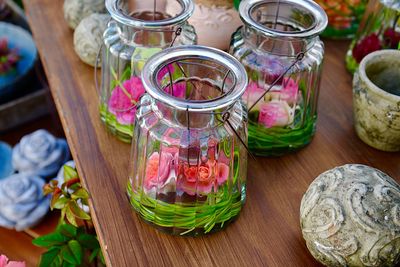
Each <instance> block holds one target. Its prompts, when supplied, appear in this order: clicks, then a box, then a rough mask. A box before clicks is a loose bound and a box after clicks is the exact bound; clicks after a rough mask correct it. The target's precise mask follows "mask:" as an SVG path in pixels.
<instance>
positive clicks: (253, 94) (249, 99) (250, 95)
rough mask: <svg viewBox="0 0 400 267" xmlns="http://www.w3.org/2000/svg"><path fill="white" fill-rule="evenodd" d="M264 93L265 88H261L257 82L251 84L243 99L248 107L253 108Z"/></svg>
mask: <svg viewBox="0 0 400 267" xmlns="http://www.w3.org/2000/svg"><path fill="white" fill-rule="evenodd" d="M264 92H265V90H264V88H261V87H259V86H258V85H257V83H256V82H250V83H249V85H248V86H247V89H246V91H245V92H244V94H243V96H242V98H243V100H244V101H245V103H246V104H247V107H251V106H252V105H253V104H254V103H255V102H256V101H257V100H258V98H260V96H262V94H263V93H264ZM260 102H261V101H260ZM258 104H259V103H258ZM258 104H257V106H258Z"/></svg>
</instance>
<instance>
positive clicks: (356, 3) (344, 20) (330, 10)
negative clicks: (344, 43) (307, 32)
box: [315, 0, 368, 39]
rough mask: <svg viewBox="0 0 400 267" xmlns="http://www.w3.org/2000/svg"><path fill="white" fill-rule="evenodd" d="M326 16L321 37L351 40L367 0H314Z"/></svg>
mask: <svg viewBox="0 0 400 267" xmlns="http://www.w3.org/2000/svg"><path fill="white" fill-rule="evenodd" d="M315 2H317V3H318V4H319V5H320V6H321V7H322V8H323V9H324V10H325V12H326V14H327V15H328V21H329V23H328V27H327V28H326V29H325V31H324V32H323V33H322V36H323V37H329V38H335V39H351V38H353V37H354V35H355V34H356V32H357V30H358V28H359V26H360V21H361V18H362V16H363V15H364V12H365V7H366V5H367V3H368V0H315Z"/></svg>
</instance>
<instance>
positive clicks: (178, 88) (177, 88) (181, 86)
mask: <svg viewBox="0 0 400 267" xmlns="http://www.w3.org/2000/svg"><path fill="white" fill-rule="evenodd" d="M172 88H173V91H171V87H170V86H169V85H168V86H166V87H165V88H164V91H165V92H166V93H169V94H170V95H172V96H174V97H176V98H185V97H186V83H184V82H180V83H177V84H174V85H172Z"/></svg>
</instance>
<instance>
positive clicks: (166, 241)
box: [24, 0, 400, 266]
mask: <svg viewBox="0 0 400 267" xmlns="http://www.w3.org/2000/svg"><path fill="white" fill-rule="evenodd" d="M24 2H25V7H26V11H27V16H28V19H29V22H30V25H31V27H32V30H33V34H34V38H35V40H36V42H37V46H38V48H39V52H40V55H41V59H42V61H43V63H44V66H45V70H46V74H47V77H48V79H49V83H50V87H51V92H52V95H53V98H54V101H55V103H56V106H57V109H58V112H59V114H60V117H61V121H62V125H63V127H64V130H65V134H66V136H67V139H68V142H69V144H70V147H71V150H72V154H73V157H74V159H75V160H76V163H77V168H78V172H79V174H80V175H81V177H82V179H83V183H84V186H85V187H86V188H87V189H88V190H89V192H91V195H92V199H91V203H90V206H91V209H92V216H93V219H94V223H95V227H96V230H97V233H98V235H99V238H100V241H101V244H102V247H103V251H104V254H105V258H106V261H107V263H108V265H109V266H135V265H141V266H142V265H143V266H319V265H318V263H317V262H315V260H314V259H313V258H312V256H311V255H310V254H309V253H308V251H307V248H306V246H305V243H304V241H303V239H302V236H301V231H300V227H299V206H300V200H301V197H302V195H303V193H304V192H305V190H306V189H307V187H308V185H309V184H310V182H311V181H312V180H313V179H314V178H315V177H316V176H317V175H318V174H319V173H321V172H323V171H325V170H327V169H329V168H332V167H334V166H337V165H341V164H345V163H363V164H368V165H371V166H373V167H377V168H379V169H381V170H382V171H384V172H386V173H388V174H389V175H391V176H393V177H394V178H396V179H397V180H400V168H399V161H400V154H399V153H391V154H390V153H384V152H379V151H376V150H374V149H372V148H369V147H368V146H367V145H365V144H363V143H362V142H361V141H360V140H359V139H358V138H357V137H356V135H355V132H354V130H353V127H352V124H353V119H352V110H351V77H350V75H349V74H347V73H346V71H345V69H344V64H343V60H344V55H345V50H346V48H347V46H348V43H346V42H326V54H327V55H326V60H325V70H324V75H323V81H322V88H321V95H320V106H319V113H320V116H319V121H318V131H317V134H316V136H315V138H314V140H313V142H312V143H311V145H309V146H308V147H307V148H305V149H303V150H302V151H300V152H298V153H296V154H292V155H288V156H285V157H282V158H259V159H257V161H253V160H250V162H249V171H248V199H247V203H246V206H245V208H244V210H243V212H242V214H241V216H240V217H239V219H238V220H237V221H236V222H235V223H234V224H232V225H231V226H229V227H228V228H227V229H226V230H225V231H223V232H219V233H216V234H213V235H210V236H207V237H200V238H180V237H174V236H169V235H165V234H163V233H160V232H158V231H156V230H154V229H153V228H152V227H150V226H148V225H147V224H145V223H144V222H142V221H141V220H140V219H139V218H138V216H137V215H136V214H135V213H134V212H133V211H132V209H131V208H130V205H129V203H128V201H127V197H126V195H125V185H126V182H127V177H128V162H129V155H130V146H129V145H126V144H123V143H121V142H119V141H118V140H116V138H114V137H113V136H112V135H111V134H109V133H108V132H106V130H105V128H104V127H103V125H102V124H101V123H100V119H99V114H98V94H97V92H96V89H95V87H94V82H93V69H92V68H90V67H88V66H86V65H84V64H83V63H82V62H81V61H79V59H78V57H77V56H76V55H75V53H74V51H73V45H72V31H71V30H70V29H69V28H68V27H67V24H66V23H65V22H64V20H63V14H62V3H63V1H62V0H25V1H24Z"/></svg>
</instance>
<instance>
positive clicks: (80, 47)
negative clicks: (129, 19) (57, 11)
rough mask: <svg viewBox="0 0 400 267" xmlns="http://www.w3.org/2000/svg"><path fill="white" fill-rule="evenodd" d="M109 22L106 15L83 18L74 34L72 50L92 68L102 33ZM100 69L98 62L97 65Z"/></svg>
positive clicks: (99, 46)
mask: <svg viewBox="0 0 400 267" xmlns="http://www.w3.org/2000/svg"><path fill="white" fill-rule="evenodd" d="M109 20H110V16H109V15H108V14H96V13H95V14H92V15H90V16H89V17H86V18H84V19H83V20H82V21H81V23H79V25H78V27H77V28H76V29H75V32H74V49H75V52H76V53H77V54H78V56H79V58H80V59H81V60H82V61H83V62H85V63H86V64H88V65H90V66H94V65H95V62H96V57H97V54H98V52H99V50H100V48H101V44H102V43H103V33H104V30H105V29H106V27H107V22H108V21H109ZM98 66H99V67H100V62H99V64H98Z"/></svg>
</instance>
